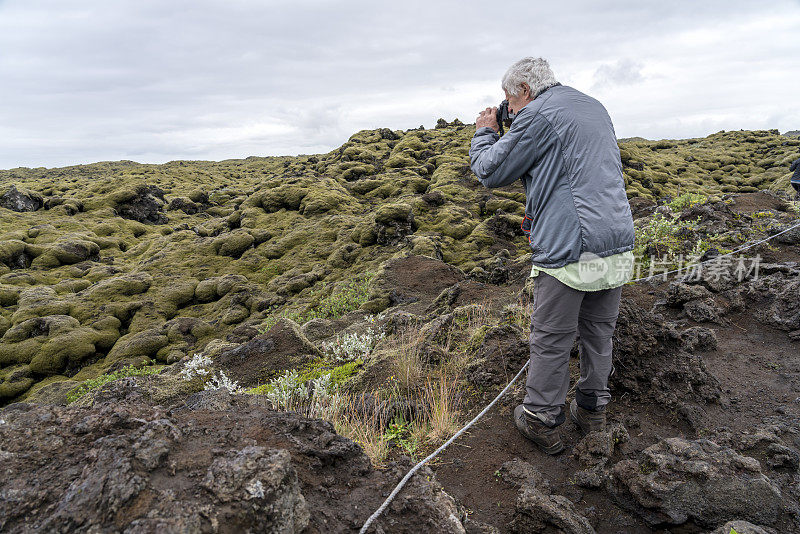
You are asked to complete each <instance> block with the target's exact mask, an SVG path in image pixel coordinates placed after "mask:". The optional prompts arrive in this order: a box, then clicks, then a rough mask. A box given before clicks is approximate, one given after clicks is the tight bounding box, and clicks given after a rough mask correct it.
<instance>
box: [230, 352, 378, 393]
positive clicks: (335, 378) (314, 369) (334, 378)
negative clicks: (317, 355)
mask: <svg viewBox="0 0 800 534" xmlns="http://www.w3.org/2000/svg"><path fill="white" fill-rule="evenodd" d="M363 366H364V362H363V361H362V360H354V361H352V362H347V363H345V364H343V365H339V366H334V365H333V364H331V363H329V362H326V361H325V360H324V359H318V360H315V361H313V362H311V363H310V364H309V365H307V366H304V367H303V368H301V369H300V370H299V378H298V380H299V381H300V382H302V383H307V382H308V381H310V380H315V379H317V378H319V377H321V376H324V375H327V374H329V375H331V384H332V385H334V386H336V387H340V386H342V385H343V384H344V383H345V382H346V381H347V380H348V379H349V378H352V377H353V376H355V375H356V374H358V371H359V370H360V369H361V368H362V367H363ZM273 388H274V386H273V385H272V384H271V383H267V384H262V385H260V386H257V387H254V388H251V389H249V390H247V391H246V393H249V394H251V395H266V394H267V393H269V392H270V391H272V389H273Z"/></svg>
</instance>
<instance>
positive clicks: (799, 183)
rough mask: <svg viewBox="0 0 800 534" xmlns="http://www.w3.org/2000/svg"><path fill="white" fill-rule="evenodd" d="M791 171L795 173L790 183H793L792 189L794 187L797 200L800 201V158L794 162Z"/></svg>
mask: <svg viewBox="0 0 800 534" xmlns="http://www.w3.org/2000/svg"><path fill="white" fill-rule="evenodd" d="M789 170H790V171H794V174H792V178H791V180H790V181H791V183H792V187H794V190H795V191H796V192H797V195H796V198H797V199H798V200H800V158H798V159H796V160H794V161H793V162H792V165H791V166H790V167H789Z"/></svg>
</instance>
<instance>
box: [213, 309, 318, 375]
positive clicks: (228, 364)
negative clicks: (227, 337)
mask: <svg viewBox="0 0 800 534" xmlns="http://www.w3.org/2000/svg"><path fill="white" fill-rule="evenodd" d="M321 356H322V353H321V352H320V350H319V349H318V348H317V347H316V346H315V345H314V344H312V343H311V342H310V341H309V340H308V338H306V336H305V335H303V332H302V331H301V330H300V327H299V326H298V325H297V323H295V322H294V321H292V320H290V319H281V320H280V321H278V322H277V323H275V325H274V326H273V327H272V328H271V329H270V330H269V331H268V332H267V333H265V334H262V335H259V336H256V337H254V338H253V339H251V340H250V341H248V342H247V343H243V344H241V345H236V346H235V347H232V348H225V349H223V350H221V351H220V352H219V353H217V354H214V355H213V356H212V359H213V360H214V367H217V368H220V369H222V370H223V371H225V374H226V375H228V376H229V377H230V378H231V379H233V380H236V381H237V382H239V384H241V385H243V386H257V385H260V384H263V383H265V382H266V381H267V380H268V379H269V378H271V377H274V376H275V375H276V374H279V373H280V372H282V371H285V370H288V369H299V368H301V367H302V366H303V365H304V364H307V363H309V362H310V361H313V360H314V359H317V358H320V357H321Z"/></svg>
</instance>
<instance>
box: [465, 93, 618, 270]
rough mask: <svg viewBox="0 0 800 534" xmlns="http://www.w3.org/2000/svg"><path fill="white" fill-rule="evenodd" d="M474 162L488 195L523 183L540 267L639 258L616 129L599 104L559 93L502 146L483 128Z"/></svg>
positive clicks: (523, 118)
mask: <svg viewBox="0 0 800 534" xmlns="http://www.w3.org/2000/svg"><path fill="white" fill-rule="evenodd" d="M469 156H470V166H471V167H472V171H473V172H474V173H475V175H476V176H477V177H478V180H480V181H481V183H482V184H483V185H484V186H486V187H502V186H504V185H508V184H511V183H513V182H514V181H515V180H518V179H520V178H521V179H522V181H523V185H524V187H525V194H526V197H527V205H526V209H525V212H526V217H530V218H531V219H532V221H531V223H532V228H531V232H530V235H529V241H530V245H531V249H532V252H533V258H532V260H533V264H534V265H536V266H537V267H545V268H547V267H562V266H564V265H566V264H568V263H573V262H576V261H578V260H579V259H580V257H581V254H583V253H584V252H591V253H594V254H596V255H598V256H601V257H603V256H610V255H612V254H617V253H619V252H625V251H628V250H633V244H634V243H633V241H634V230H633V216H632V214H631V207H630V204H629V203H628V197H627V195H626V194H625V182H624V180H623V178H622V162H621V161H620V156H619V147H618V146H617V138H616V135H615V133H614V126H613V125H612V124H611V118H610V117H609V116H608V112H607V111H606V109H605V108H604V107H603V105H602V104H600V102H598V101H597V100H595V99H594V98H592V97H590V96H587V95H585V94H583V93H581V92H580V91H578V90H576V89H573V88H571V87H567V86H563V85H558V86H555V87H552V88H550V89H548V90H546V91H545V92H543V93H541V94H540V95H538V96H537V97H536V99H535V100H533V101H532V102H530V103H528V105H526V106H525V107H524V108H522V109H521V110H520V111H519V113H517V116H516V118H515V119H514V122H513V123H512V124H511V128H510V129H509V130H508V132H507V133H506V134H505V135H504V136H503V137H502V138H500V136H498V135H497V133H496V132H495V131H494V130H492V129H491V128H485V127H484V128H479V129H478V130H477V131H476V132H475V136H474V137H473V138H472V145H471V148H470V151H469Z"/></svg>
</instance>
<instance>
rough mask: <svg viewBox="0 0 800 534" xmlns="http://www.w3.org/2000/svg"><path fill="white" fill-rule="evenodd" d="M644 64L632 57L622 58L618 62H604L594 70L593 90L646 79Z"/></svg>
mask: <svg viewBox="0 0 800 534" xmlns="http://www.w3.org/2000/svg"><path fill="white" fill-rule="evenodd" d="M642 67H643V65H642V64H641V63H639V62H638V61H633V60H631V59H620V60H619V61H617V62H616V63H604V64H602V65H600V66H599V67H598V68H597V70H596V71H595V72H594V78H593V81H594V83H593V84H592V89H593V90H601V89H605V88H607V87H613V86H615V85H632V84H635V83H637V82H641V81H642V80H644V76H642Z"/></svg>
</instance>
